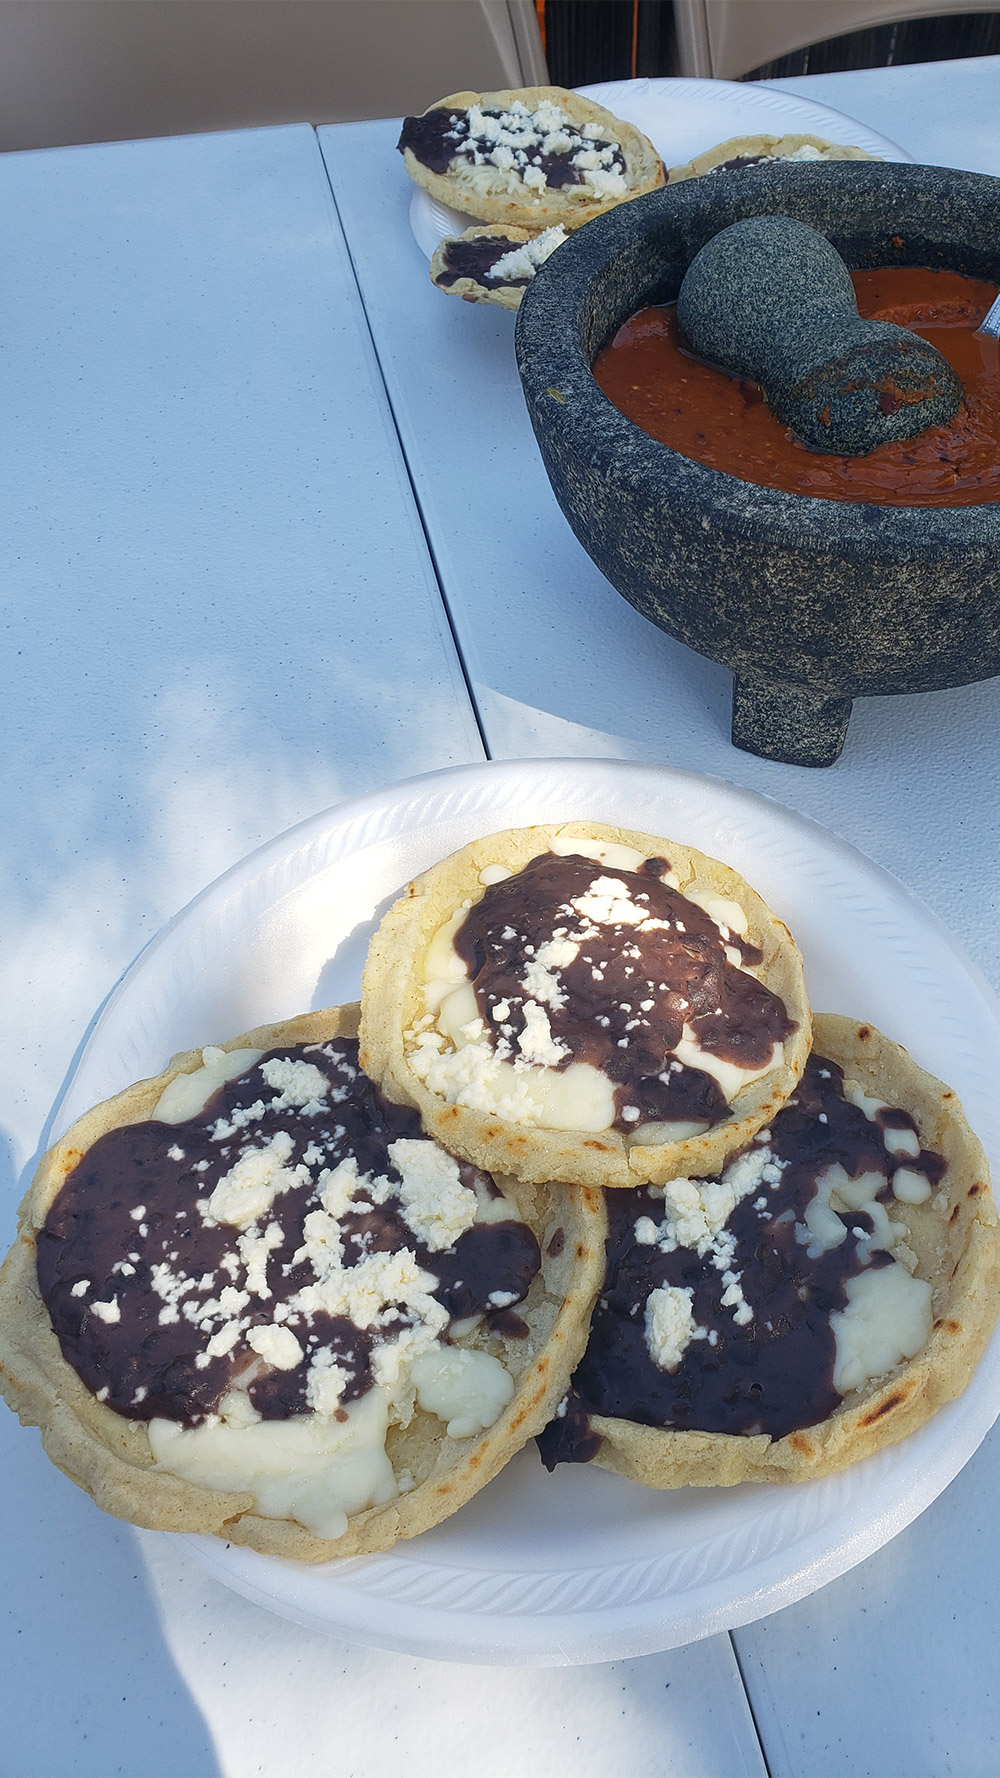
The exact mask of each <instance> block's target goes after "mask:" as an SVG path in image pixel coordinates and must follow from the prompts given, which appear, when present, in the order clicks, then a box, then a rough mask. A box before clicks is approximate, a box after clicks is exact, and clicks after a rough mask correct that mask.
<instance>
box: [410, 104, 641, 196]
mask: <svg viewBox="0 0 1000 1778" xmlns="http://www.w3.org/2000/svg"><path fill="white" fill-rule="evenodd" d="M397 147H398V148H399V150H400V153H402V152H403V151H404V150H405V149H407V148H408V149H409V150H410V153H411V154H412V155H414V157H415V158H416V159H417V160H418V161H419V162H420V164H421V166H424V167H426V168H427V169H428V171H429V172H431V173H438V174H444V173H447V172H448V171H449V169H451V168H452V167H453V165H454V164H458V165H463V164H464V165H466V166H471V167H483V166H490V167H493V168H495V169H496V170H497V171H498V172H500V173H505V174H509V175H510V177H511V180H512V181H513V182H515V183H521V184H523V185H525V186H528V187H529V188H531V189H534V190H536V191H540V190H545V189H548V190H550V191H557V190H560V189H561V188H563V187H564V186H572V185H594V186H599V185H600V184H601V183H610V184H611V185H613V186H618V185H622V187H623V176H624V173H625V156H624V154H623V152H622V149H621V147H620V146H619V144H618V143H617V142H611V141H608V140H607V138H605V137H600V136H599V135H598V134H597V133H596V131H592V130H591V129H590V128H589V127H587V126H584V127H583V128H581V127H580V126H579V125H577V124H574V123H571V122H570V120H569V118H568V117H566V115H565V113H564V112H562V111H561V110H560V109H559V108H558V106H556V105H554V104H553V103H552V102H551V101H550V100H544V101H543V102H542V103H541V104H540V105H539V106H538V107H537V108H536V110H534V111H529V110H528V108H527V106H526V105H524V104H522V102H521V101H520V100H519V99H515V100H514V101H513V103H512V104H511V105H510V106H509V107H508V108H507V109H506V110H504V109H500V108H498V107H493V106H490V107H480V106H478V105H473V106H470V107H469V109H468V110H459V111H452V110H450V109H448V108H436V109H434V110H432V111H425V112H423V114H422V115H421V116H419V117H406V118H404V119H403V129H402V133H401V135H400V138H399V141H398V143H397ZM594 175H597V178H595V177H594ZM609 175H611V176H612V177H611V179H610V181H609V180H608V176H609ZM602 176H603V179H602Z"/></svg>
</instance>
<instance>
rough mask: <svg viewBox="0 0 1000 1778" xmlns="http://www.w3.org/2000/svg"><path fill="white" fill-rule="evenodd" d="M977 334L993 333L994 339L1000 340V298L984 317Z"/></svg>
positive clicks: (999, 297)
mask: <svg viewBox="0 0 1000 1778" xmlns="http://www.w3.org/2000/svg"><path fill="white" fill-rule="evenodd" d="M976 332H977V333H991V334H992V335H993V338H994V339H1000V296H998V297H997V300H996V302H995V303H994V304H993V307H992V308H991V309H990V310H989V311H988V313H987V314H986V315H984V316H983V319H982V320H981V321H980V323H979V326H978V327H977V328H976Z"/></svg>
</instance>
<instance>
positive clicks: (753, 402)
mask: <svg viewBox="0 0 1000 1778" xmlns="http://www.w3.org/2000/svg"><path fill="white" fill-rule="evenodd" d="M851 276H852V278H853V280H854V287H855V290H856V291H857V298H858V310H859V313H860V314H861V315H863V316H865V317H866V318H868V319H871V320H877V321H894V322H896V323H897V325H899V326H901V327H909V328H912V329H913V331H914V333H919V334H922V335H923V337H924V339H926V340H930V342H931V343H932V345H935V346H936V347H937V349H938V351H939V352H942V353H943V354H944V356H945V357H946V358H947V359H948V361H949V363H950V364H952V365H953V366H954V368H955V370H956V371H957V372H958V375H959V377H960V379H961V382H962V387H963V388H964V390H965V400H964V403H963V405H962V406H961V407H960V408H959V410H958V413H957V414H956V415H955V417H954V419H953V420H951V421H950V422H949V423H948V425H946V426H929V427H928V428H927V430H926V431H924V432H921V433H920V434H918V436H917V437H916V438H912V439H908V440H906V441H905V442H902V443H899V444H890V445H882V446H880V447H879V449H878V450H877V451H872V452H871V453H870V454H869V455H868V456H867V457H834V456H826V455H825V454H824V453H821V452H818V451H810V450H807V449H806V447H805V446H804V445H801V444H799V443H798V441H797V440H796V439H795V438H794V437H793V436H792V434H791V432H789V430H788V428H787V427H785V426H782V425H781V423H780V421H778V420H776V419H775V418H774V415H773V414H772V413H771V410H770V408H769V407H768V405H767V403H766V401H765V400H764V395H763V392H762V390H761V389H760V387H759V386H758V384H756V383H749V382H746V381H744V380H742V379H741V378H738V377H733V376H729V375H727V374H726V373H725V372H723V371H719V370H716V369H714V368H713V367H712V366H710V365H707V364H704V363H702V362H701V361H700V360H699V359H696V358H694V357H692V356H691V355H690V354H689V353H688V352H687V351H685V350H684V348H683V347H682V346H681V344H680V341H679V336H678V328H677V321H676V311H675V309H674V307H673V306H672V305H671V306H670V307H669V308H655V309H643V310H642V311H641V312H640V313H639V314H638V315H633V316H632V318H631V320H629V321H626V323H625V325H624V326H623V327H621V328H619V330H618V332H617V334H616V335H615V337H614V339H613V340H612V341H611V343H610V345H608V346H606V347H605V348H604V350H603V351H602V352H601V353H599V355H598V357H597V359H596V360H595V363H594V367H593V369H594V376H595V378H596V379H597V382H598V384H599V386H600V387H601V388H602V389H603V391H604V393H605V395H606V396H607V397H608V399H609V400H610V401H613V402H614V405H615V407H617V408H619V409H620V410H621V412H622V413H623V414H625V415H626V417H627V418H628V419H630V420H632V421H634V422H635V424H636V425H637V426H640V427H641V428H642V430H643V431H644V432H648V433H649V435H650V437H651V438H657V439H659V440H660V441H661V443H663V444H667V445H669V446H670V447H671V449H672V450H675V451H678V452H679V453H680V454H681V455H682V456H684V457H693V458H694V460H695V461H696V462H698V463H704V464H706V465H707V466H708V467H709V468H711V469H721V470H724V471H725V473H726V474H727V475H734V476H738V477H739V479H740V480H741V481H745V482H756V483H758V485H760V486H761V487H765V488H778V489H781V490H784V491H785V492H787V493H792V494H812V495H818V496H819V497H820V498H821V499H824V500H855V501H861V502H867V503H868V504H871V505H874V506H975V505H980V504H982V503H983V502H985V501H993V500H1000V343H998V341H997V340H995V339H993V338H990V337H988V336H986V335H982V334H977V333H976V328H977V327H978V326H979V323H980V322H981V321H982V319H983V316H984V315H985V314H986V311H987V309H988V308H989V307H990V305H991V303H992V302H993V300H994V298H995V297H996V295H997V287H996V285H994V284H988V283H985V282H984V281H983V280H982V279H978V278H966V277H963V276H962V275H961V274H960V273H959V272H947V271H940V272H939V271H922V270H919V269H917V268H914V267H911V266H887V267H885V268H884V269H882V270H880V271H868V272H852V273H851Z"/></svg>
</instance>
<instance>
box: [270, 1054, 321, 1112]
mask: <svg viewBox="0 0 1000 1778" xmlns="http://www.w3.org/2000/svg"><path fill="white" fill-rule="evenodd" d="M260 1071H261V1074H262V1075H263V1076H264V1079H265V1080H266V1081H267V1084H268V1086H269V1087H273V1088H274V1089H275V1093H276V1094H277V1097H276V1098H274V1099H272V1100H271V1110H272V1111H287V1110H292V1109H295V1110H300V1111H302V1112H303V1113H304V1114H305V1116H306V1117H315V1116H316V1114H317V1113H318V1112H320V1111H322V1110H323V1109H324V1101H325V1099H326V1096H327V1094H328V1092H329V1091H330V1082H329V1080H328V1078H327V1076H326V1075H325V1074H324V1073H323V1072H322V1070H321V1069H319V1068H317V1067H316V1065H315V1063H313V1062H303V1061H300V1060H298V1059H295V1060H293V1059H292V1058H291V1057H290V1056H272V1057H271V1059H270V1061H268V1062H262V1063H261V1070H260Z"/></svg>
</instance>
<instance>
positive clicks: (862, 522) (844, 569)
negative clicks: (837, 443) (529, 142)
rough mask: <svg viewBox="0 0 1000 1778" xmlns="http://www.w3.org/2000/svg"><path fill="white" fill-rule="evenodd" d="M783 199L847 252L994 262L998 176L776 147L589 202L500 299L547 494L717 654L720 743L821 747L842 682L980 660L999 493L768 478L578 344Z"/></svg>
mask: <svg viewBox="0 0 1000 1778" xmlns="http://www.w3.org/2000/svg"><path fill="white" fill-rule="evenodd" d="M769 214H780V215H786V216H794V217H797V218H798V219H799V220H800V221H802V222H805V223H808V224H809V225H810V226H811V227H813V228H816V229H819V230H820V232H821V233H822V234H824V235H826V236H827V237H828V239H829V240H831V241H832V242H833V245H834V246H835V247H836V248H837V250H838V251H839V252H840V253H841V254H842V255H843V257H844V259H845V260H846V261H847V264H848V265H849V266H850V267H852V268H853V269H858V268H861V267H867V266H872V267H876V266H884V265H913V266H929V267H938V266H940V267H950V268H952V269H953V270H956V271H959V272H964V273H967V274H968V275H970V276H973V277H979V278H988V279H992V280H993V281H994V282H997V283H1000V179H992V178H989V177H988V176H986V175H985V174H975V173H960V172H953V171H951V170H948V169H943V168H937V167H918V166H905V165H889V164H883V163H881V162H876V163H868V162H841V163H837V164H832V165H827V166H824V167H822V168H817V167H814V166H809V165H806V166H790V165H787V164H778V165H774V166H762V167H754V168H748V169H745V170H743V171H741V172H736V173H729V174H713V175H712V176H711V177H710V178H704V179H692V180H688V181H686V182H685V183H683V184H681V185H678V186H676V187H674V188H673V189H672V190H671V189H670V188H669V187H667V188H666V189H664V190H663V191H659V192H654V193H652V194H650V195H649V196H648V197H644V198H638V199H636V200H635V201H634V202H632V203H628V204H623V205H621V206H620V207H619V208H618V209H616V210H611V211H609V212H608V214H607V215H605V216H601V217H599V218H598V219H597V220H596V221H594V222H590V223H588V224H587V226H586V227H585V228H582V229H580V230H579V231H578V232H577V233H576V234H575V235H573V236H572V237H571V238H570V239H569V240H568V241H567V242H566V243H565V245H563V246H562V247H560V248H559V251H558V252H557V253H555V254H553V255H552V257H551V258H550V259H549V260H548V261H547V263H546V264H545V265H543V266H542V267H541V269H540V271H539V272H538V274H537V276H536V278H535V279H534V281H533V283H532V284H531V285H530V286H529V287H528V289H527V291H526V293H525V297H524V301H523V303H522V305H521V309H520V312H519V315H518V322H517V333H516V351H517V362H518V369H519V371H520V374H521V381H522V385H523V388H524V394H525V398H526V401H527V404H528V412H529V414H530V416H531V422H532V425H533V427H534V430H535V436H536V438H537V440H538V445H539V448H540V450H541V453H542V459H543V461H544V463H545V467H546V470H547V471H548V475H549V479H550V481H551V483H552V487H553V489H554V491H555V495H556V498H557V500H558V501H559V504H560V506H561V507H562V510H563V512H564V513H565V515H566V518H567V519H568V520H569V523H570V525H571V526H572V528H573V530H574V531H575V533H576V535H577V537H578V538H579V539H580V542H581V543H582V544H583V546H584V548H585V549H586V550H587V552H588V554H589V555H590V556H591V557H592V558H593V560H594V562H596V564H597V566H598V567H599V568H600V569H601V571H602V573H603V574H605V575H606V576H607V578H608V580H609V581H610V582H611V584H612V586H614V587H616V588H617V590H618V591H619V592H620V593H622V594H623V595H624V597H625V598H626V599H628V600H629V601H630V602H631V604H633V605H634V606H635V607H636V608H637V610H639V611H641V612H642V613H643V615H644V616H646V617H648V618H650V619H651V620H652V621H653V623H656V624H658V625H659V626H660V627H661V629H664V630H666V631H667V632H668V633H669V634H670V635H671V636H676V637H677V638H678V639H679V640H680V641H682V642H685V643H687V644H688V646H689V647H691V648H694V649H697V650H698V652H699V653H701V654H704V655H707V656H708V657H709V658H710V659H712V660H715V661H719V662H721V663H722V664H723V665H724V666H726V667H728V668H730V669H731V671H732V672H733V673H734V675H735V682H734V688H733V726H732V738H733V741H734V743H735V744H736V745H737V746H739V747H743V748H746V749H747V750H748V751H750V752H753V753H759V754H762V755H763V756H764V757H765V758H769V759H779V760H785V761H788V762H790V763H792V764H798V765H829V764H832V762H833V761H834V760H835V759H836V758H837V755H838V754H839V752H840V749H841V747H842V745H843V741H844V736H845V734H846V732H847V724H848V721H849V718H850V712H851V700H852V698H854V697H858V696H864V695H873V694H885V693H889V692H916V691H930V690H936V689H940V688H941V687H943V686H950V685H963V684H966V683H968V682H969V681H970V680H974V679H986V678H989V677H991V676H992V675H993V674H995V673H998V672H1000V503H997V504H993V505H987V504H983V505H978V506H962V507H953V508H950V509H948V508H930V509H928V508H920V507H902V506H900V507H886V506H871V505H866V504H861V503H857V504H856V503H853V502H851V503H848V502H840V501H834V500H821V499H818V498H814V497H812V496H804V495H796V494H785V493H780V492H776V491H774V490H772V489H770V488H762V487H758V486H756V485H755V484H753V483H750V482H744V481H739V480H737V479H736V478H735V477H734V476H730V475H725V474H723V473H722V472H721V471H719V470H715V469H708V468H705V467H703V466H702V465H701V464H700V463H695V462H692V461H691V460H690V459H689V458H687V457H682V456H680V455H679V454H678V453H677V452H676V451H673V450H671V449H670V448H669V446H667V445H664V444H660V443H658V442H657V441H656V440H655V439H652V438H650V437H649V436H648V435H647V434H646V433H644V432H642V431H640V429H639V427H637V426H635V425H633V423H632V422H631V421H630V420H627V419H626V418H625V417H624V415H623V414H621V413H619V412H618V410H617V408H615V407H614V406H613V405H612V404H611V402H610V401H609V400H608V399H607V397H606V396H605V395H604V394H603V393H602V392H601V390H600V389H599V388H598V386H597V384H596V382H595V381H594V378H593V376H592V375H591V369H590V367H591V364H592V363H593V360H594V358H595V357H596V355H597V353H598V352H599V351H600V349H601V347H602V346H604V345H605V344H606V343H607V341H608V340H609V339H610V338H611V337H612V335H613V334H614V333H615V332H616V330H617V329H618V328H619V327H620V326H621V324H622V322H623V321H625V320H626V319H627V318H628V317H629V316H630V315H632V314H634V313H635V311H636V310H637V309H641V308H644V307H646V306H647V305H648V304H652V303H665V302H673V301H674V300H675V299H676V296H677V292H678V289H679V287H680V283H681V280H682V278H683V276H684V273H685V272H686V270H687V268H688V266H689V264H690V263H691V260H692V259H693V258H694V256H695V254H696V253H697V252H698V250H699V248H701V247H702V246H703V245H704V243H705V242H706V241H707V240H709V239H710V238H711V236H712V235H714V234H716V233H717V232H718V231H719V229H722V228H725V227H727V226H728V224H730V223H731V222H736V221H739V220H740V219H741V218H743V217H746V216H761V215H769Z"/></svg>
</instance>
